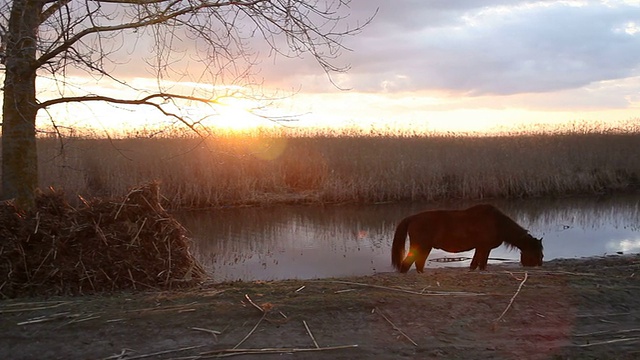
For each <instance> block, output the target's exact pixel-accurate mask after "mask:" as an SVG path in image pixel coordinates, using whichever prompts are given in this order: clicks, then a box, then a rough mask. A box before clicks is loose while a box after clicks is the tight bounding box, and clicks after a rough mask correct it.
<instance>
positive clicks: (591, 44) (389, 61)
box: [262, 0, 640, 96]
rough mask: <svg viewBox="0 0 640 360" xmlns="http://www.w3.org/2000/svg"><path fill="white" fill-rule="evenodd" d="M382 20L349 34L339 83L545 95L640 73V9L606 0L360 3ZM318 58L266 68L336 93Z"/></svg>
mask: <svg viewBox="0 0 640 360" xmlns="http://www.w3.org/2000/svg"><path fill="white" fill-rule="evenodd" d="M353 4H354V7H353V8H352V11H353V17H354V18H363V17H365V16H366V14H368V13H371V12H372V11H373V10H374V9H375V7H376V6H379V11H378V14H377V16H376V18H375V19H374V21H373V23H372V24H371V25H370V26H369V27H368V28H366V29H365V30H364V31H363V33H362V34H360V35H358V36H356V37H353V38H349V39H347V41H346V42H345V45H346V46H347V47H349V48H351V49H353V51H352V52H346V53H344V54H343V56H342V57H341V58H339V59H337V61H338V62H344V63H349V64H351V70H350V71H349V73H348V74H347V75H346V76H340V77H338V81H336V82H337V83H338V84H339V85H341V86H343V87H347V88H352V89H354V90H356V91H364V92H379V91H385V92H406V91H421V90H440V91H447V92H451V93H454V94H466V95H474V96H476V95H487V94H496V95H509V94H520V93H532V92H533V93H544V92H553V91H557V90H564V89H575V88H580V87H583V86H585V85H588V84H592V83H596V82H600V81H606V80H614V79H623V78H627V77H631V76H637V75H639V74H640V31H638V26H640V7H638V6H637V5H633V3H629V4H626V3H624V2H614V1H608V2H606V3H605V2H598V1H536V2H530V1H529V2H526V1H519V2H518V1H497V0H496V1H444V0H441V1H417V0H416V1H397V2H388V1H367V2H365V1H356V2H353ZM310 60H311V59H308V58H307V59H302V60H300V59H292V60H284V61H276V62H275V63H273V64H272V65H270V64H266V66H263V73H262V76H264V77H265V79H266V80H267V82H270V83H271V82H273V83H278V84H284V83H287V84H291V83H294V84H295V83H296V82H298V83H299V84H300V85H302V86H303V89H304V90H305V91H331V84H330V83H328V82H327V81H326V76H325V75H324V74H321V72H320V71H318V68H316V67H314V66H313V61H310Z"/></svg>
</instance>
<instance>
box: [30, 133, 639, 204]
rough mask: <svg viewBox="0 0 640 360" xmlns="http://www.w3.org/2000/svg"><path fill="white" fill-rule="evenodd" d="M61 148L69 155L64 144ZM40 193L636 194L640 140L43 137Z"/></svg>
mask: <svg viewBox="0 0 640 360" xmlns="http://www.w3.org/2000/svg"><path fill="white" fill-rule="evenodd" d="M61 144H63V145H64V146H61ZM38 146H39V152H40V171H41V186H42V187H48V186H54V187H55V188H61V189H63V190H64V191H65V192H66V193H67V194H71V195H75V194H78V195H81V196H84V197H94V196H109V197H117V196H123V195H125V193H124V192H125V189H128V188H131V187H133V186H136V185H138V184H141V183H145V182H149V181H152V180H158V181H160V183H161V186H162V191H163V195H164V196H165V197H166V199H164V201H163V205H165V206H171V207H180V208H205V207H220V206H237V205H255V204H271V203H281V202H307V203H341V202H363V203H374V202H386V201H404V200H442V199H486V198H514V197H515V198H517V197H539V196H567V195H576V194H601V193H607V192H625V191H630V190H635V189H637V188H638V187H639V185H640V158H638V157H637V156H632V155H633V154H637V153H639V152H640V132H638V131H633V132H629V133H624V132H607V131H602V132H591V131H586V130H585V131H573V132H562V133H551V134H516V135H508V136H507V135H500V136H451V135H430V136H418V135H412V134H401V135H398V136H393V135H389V134H386V135H382V136H369V135H363V134H343V133H335V134H326V133H316V134H311V135H310V134H306V133H302V134H301V133H293V134H287V133H283V134H281V133H275V132H274V133H266V134H265V133H261V134H257V135H256V134H254V135H247V136H232V135H228V134H227V135H219V136H211V137H210V138H206V139H203V138H197V137H190V136H181V137H165V138H136V137H129V138H122V139H100V138H89V137H85V138H81V137H68V138H64V139H62V141H61V140H60V139H59V138H41V139H39V142H38Z"/></svg>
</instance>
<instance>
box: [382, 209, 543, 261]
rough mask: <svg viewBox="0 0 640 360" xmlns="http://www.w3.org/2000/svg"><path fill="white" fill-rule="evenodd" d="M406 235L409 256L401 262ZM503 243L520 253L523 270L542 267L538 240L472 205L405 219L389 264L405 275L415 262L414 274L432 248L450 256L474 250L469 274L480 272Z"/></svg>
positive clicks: (493, 211) (500, 216) (494, 213)
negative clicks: (473, 271)
mask: <svg viewBox="0 0 640 360" xmlns="http://www.w3.org/2000/svg"><path fill="white" fill-rule="evenodd" d="M407 234H409V253H408V254H407V257H406V258H404V254H405V241H406V238H407ZM503 243H504V244H505V245H506V246H508V247H510V248H518V249H520V252H521V254H520V262H521V263H522V265H523V266H540V265H542V257H543V254H542V240H538V239H536V238H534V237H533V236H531V235H529V232H528V231H527V230H525V229H523V228H522V227H521V226H520V225H518V224H517V223H516V222H515V221H513V220H511V219H510V218H509V217H508V216H507V215H505V214H503V213H502V212H501V211H500V210H498V209H496V208H495V207H493V206H492V205H486V204H483V205H476V206H473V207H470V208H468V209H466V210H434V211H425V212H422V213H419V214H415V215H412V216H409V217H407V218H405V219H404V220H402V221H401V222H400V224H399V225H398V227H397V228H396V233H395V236H394V237H393V245H392V248H391V263H392V264H393V266H394V267H395V268H396V269H398V270H399V271H400V272H403V273H405V272H407V271H409V268H411V265H413V263H414V262H415V263H416V269H417V271H418V272H423V271H424V264H425V262H426V261H427V257H428V256H429V253H430V252H431V249H433V248H436V249H442V250H444V251H447V252H453V253H457V252H462V251H469V250H472V249H476V251H475V253H474V254H473V260H471V270H475V269H476V268H477V267H480V270H484V269H485V268H486V267H487V261H488V259H489V253H490V252H491V249H494V248H497V247H498V246H500V245H501V244H503ZM403 258H404V260H403Z"/></svg>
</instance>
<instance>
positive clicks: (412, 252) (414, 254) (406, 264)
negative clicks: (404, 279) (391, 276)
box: [400, 245, 420, 273]
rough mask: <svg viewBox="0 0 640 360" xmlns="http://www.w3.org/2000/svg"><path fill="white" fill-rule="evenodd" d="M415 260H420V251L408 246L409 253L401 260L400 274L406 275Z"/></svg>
mask: <svg viewBox="0 0 640 360" xmlns="http://www.w3.org/2000/svg"><path fill="white" fill-rule="evenodd" d="M416 258H420V250H419V249H418V248H417V247H415V246H413V245H412V246H409V252H408V253H407V257H405V258H404V260H402V266H401V267H400V272H401V273H406V272H407V271H409V269H411V265H413V263H414V262H415V261H416Z"/></svg>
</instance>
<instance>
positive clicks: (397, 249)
mask: <svg viewBox="0 0 640 360" xmlns="http://www.w3.org/2000/svg"><path fill="white" fill-rule="evenodd" d="M409 222H411V217H407V218H404V219H403V220H402V221H401V222H400V224H398V227H397V228H396V233H395V235H394V236H393V245H391V265H393V267H395V268H396V269H397V270H398V271H400V269H401V268H402V259H404V243H405V241H406V240H407V232H408V231H409Z"/></svg>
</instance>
